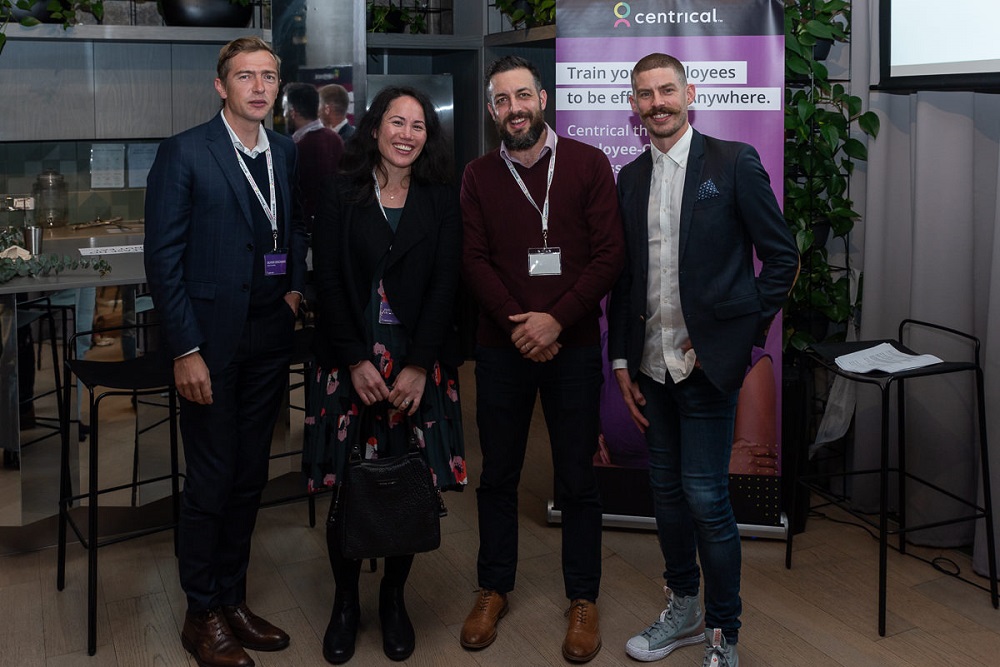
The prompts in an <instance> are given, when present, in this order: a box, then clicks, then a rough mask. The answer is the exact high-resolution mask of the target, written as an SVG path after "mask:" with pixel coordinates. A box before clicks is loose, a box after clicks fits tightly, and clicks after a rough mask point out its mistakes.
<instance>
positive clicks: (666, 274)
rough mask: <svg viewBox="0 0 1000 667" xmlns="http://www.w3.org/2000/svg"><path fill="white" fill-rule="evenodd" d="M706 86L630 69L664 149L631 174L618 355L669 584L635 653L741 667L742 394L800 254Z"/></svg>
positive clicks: (615, 309)
mask: <svg viewBox="0 0 1000 667" xmlns="http://www.w3.org/2000/svg"><path fill="white" fill-rule="evenodd" d="M694 95H695V90H694V86H693V85H691V84H688V83H687V80H686V77H685V72H684V66H683V65H682V64H681V63H680V61H678V60H677V59H676V58H673V57H671V56H668V55H665V54H660V53H654V54H650V55H648V56H646V57H644V58H643V59H641V60H640V61H639V62H638V63H636V65H635V67H634V68H633V70H632V95H631V97H630V98H629V100H630V103H631V105H632V110H633V111H634V112H635V113H636V114H638V115H639V118H640V120H641V121H642V124H643V126H645V128H646V130H647V131H648V133H649V137H650V143H651V144H652V145H651V146H650V150H649V151H646V152H644V153H643V154H642V155H641V156H640V157H638V158H636V159H635V160H634V161H633V162H631V163H630V164H628V165H627V166H625V168H623V169H622V171H621V174H620V175H619V178H618V199H619V203H620V205H621V211H622V220H623V222H624V225H625V243H626V254H627V261H626V266H625V271H624V272H623V273H622V276H621V278H620V279H619V281H618V283H617V284H616V285H615V288H614V290H613V292H612V296H611V303H610V308H609V313H608V326H609V342H608V345H609V349H608V354H609V357H610V358H611V360H612V366H613V368H614V369H615V371H614V372H615V377H616V379H617V380H618V385H619V388H620V389H621V392H622V395H623V396H624V398H625V403H626V405H627V406H628V409H629V413H630V414H631V416H632V419H633V420H634V421H635V423H636V425H637V426H638V427H639V429H640V430H642V431H644V432H645V434H646V441H647V444H648V446H649V455H650V467H649V472H650V486H651V488H652V489H653V500H654V511H655V514H656V526H657V531H658V533H659V541H660V549H661V550H662V552H663V560H664V564H665V571H664V577H665V579H666V583H667V587H668V588H669V596H668V603H667V608H666V609H665V610H664V611H663V612H662V613H661V614H660V616H659V618H658V619H657V620H656V621H654V622H653V624H652V625H650V626H649V627H648V628H647V629H645V630H644V631H643V632H641V633H640V634H638V635H636V636H635V637H632V638H631V639H630V640H629V641H628V643H627V645H626V652H627V653H628V654H629V655H630V656H632V657H633V658H636V659H638V660H643V661H651V660H658V659H660V658H663V657H665V656H666V655H667V654H669V653H670V652H671V651H672V650H674V649H675V648H678V647H680V646H685V645H689V644H700V643H704V644H705V661H704V665H706V666H707V665H711V666H712V667H736V666H737V665H738V661H739V659H738V657H737V652H736V643H737V640H738V634H739V627H740V620H739V619H740V613H741V602H740V595H739V590H740V536H739V532H738V530H737V526H736V520H735V518H734V516H733V510H732V506H731V505H730V502H729V474H728V473H729V456H730V452H731V450H732V442H733V426H734V421H735V416H736V398H737V395H738V393H739V389H740V385H741V384H742V382H743V375H744V373H745V371H746V368H747V366H748V365H749V363H750V352H751V348H752V347H753V345H763V344H764V339H765V337H766V334H767V329H768V327H769V326H770V323H771V320H772V319H773V318H774V315H775V314H776V313H777V312H778V310H779V309H780V308H781V306H782V304H783V303H784V301H785V298H786V297H787V295H788V292H789V290H790V289H791V287H792V285H793V284H794V282H795V277H796V275H797V272H798V265H799V264H798V261H799V260H798V252H797V250H796V246H795V242H794V240H793V239H792V236H791V234H790V232H789V231H788V228H787V226H786V225H785V221H784V218H783V217H782V214H781V211H780V210H779V208H778V203H777V201H776V200H775V197H774V193H773V192H772V190H771V186H770V181H769V179H768V175H767V172H766V171H764V167H763V165H762V164H761V162H760V158H759V156H758V155H757V152H756V151H755V150H754V149H753V147H752V146H749V145H747V144H743V143H737V142H730V141H721V140H719V139H715V138H712V137H708V136H705V135H703V134H701V133H699V132H697V131H696V130H694V129H693V128H692V127H691V125H690V123H689V122H688V114H687V109H688V105H689V104H691V102H692V101H693V100H694ZM755 250H756V252H757V256H758V257H759V259H760V260H761V262H762V264H763V267H762V269H761V271H760V274H759V275H757V276H755V275H754V264H753V254H754V251H755ZM699 560H700V562H701V567H702V569H703V570H704V572H705V613H704V615H703V614H702V608H701V604H700V602H699V599H698V593H699V589H700V572H699V568H698V561H699ZM706 624H707V629H706Z"/></svg>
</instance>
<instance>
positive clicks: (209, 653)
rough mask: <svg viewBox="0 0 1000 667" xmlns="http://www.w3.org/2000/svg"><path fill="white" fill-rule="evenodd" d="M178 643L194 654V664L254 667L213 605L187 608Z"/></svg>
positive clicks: (201, 665) (204, 666) (220, 666)
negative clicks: (192, 609) (211, 606)
mask: <svg viewBox="0 0 1000 667" xmlns="http://www.w3.org/2000/svg"><path fill="white" fill-rule="evenodd" d="M181 644H182V645H183V646H184V648H185V649H186V650H187V651H188V653H190V654H191V655H193V656H194V659H195V662H197V663H198V667H254V661H253V660H252V659H251V658H250V656H249V655H247V652H246V651H244V650H243V647H242V646H240V643H239V642H238V641H236V637H234V636H233V631H232V630H230V629H229V626H228V625H227V624H226V619H225V617H224V616H223V615H222V614H221V613H219V611H218V610H215V609H209V610H207V611H202V612H196V613H191V612H190V611H189V612H188V613H187V614H186V615H185V616H184V629H183V630H182V631H181Z"/></svg>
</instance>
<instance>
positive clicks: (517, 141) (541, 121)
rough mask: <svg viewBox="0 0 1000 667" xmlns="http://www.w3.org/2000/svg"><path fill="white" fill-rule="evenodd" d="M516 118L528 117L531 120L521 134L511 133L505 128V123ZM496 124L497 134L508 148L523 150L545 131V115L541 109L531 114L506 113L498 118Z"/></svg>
mask: <svg viewBox="0 0 1000 667" xmlns="http://www.w3.org/2000/svg"><path fill="white" fill-rule="evenodd" d="M517 118H528V119H530V121H531V122H530V123H529V124H528V128H527V129H526V130H525V131H524V132H522V133H521V134H511V133H510V132H509V131H508V130H507V123H508V121H511V120H515V119H517ZM496 126H497V134H499V135H500V139H501V141H503V143H504V145H505V146H506V147H507V149H508V150H512V151H524V150H527V149H529V148H531V147H532V146H534V145H535V144H536V143H537V142H538V140H539V139H540V138H541V137H542V132H544V131H545V116H544V115H543V114H542V112H541V111H539V112H538V113H531V114H528V113H517V114H508V115H506V116H504V117H503V118H502V119H498V120H497V121H496Z"/></svg>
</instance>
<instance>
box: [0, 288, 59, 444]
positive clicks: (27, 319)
mask: <svg viewBox="0 0 1000 667" xmlns="http://www.w3.org/2000/svg"><path fill="white" fill-rule="evenodd" d="M54 310H55V307H54V306H53V305H52V300H51V298H50V297H49V296H48V295H46V296H42V297H38V298H35V299H28V300H26V301H21V302H20V303H18V304H17V328H18V329H19V330H24V329H25V327H31V326H32V325H33V324H34V323H35V322H38V341H37V344H38V350H39V352H38V358H37V363H38V368H39V369H41V356H42V355H41V347H42V342H43V341H44V340H45V339H46V338H48V341H49V351H50V353H51V357H52V384H53V388H52V389H49V390H46V391H42V392H36V391H35V390H34V386H33V387H32V395H31V396H22V397H21V399H20V403H21V404H22V405H23V404H25V403H29V402H32V403H33V402H34V401H37V400H39V399H41V398H44V397H45V396H49V395H54V396H55V400H56V416H54V417H41V416H38V415H36V416H35V420H36V424H37V425H39V426H42V427H44V428H47V429H49V430H50V432H49V433H46V434H44V435H41V436H36V437H34V438H32V439H31V440H28V441H26V442H22V443H20V446H21V447H22V448H23V447H28V446H30V445H33V444H35V443H37V442H41V441H42V440H45V439H46V438H50V437H52V436H53V435H56V434H57V433H59V432H60V431H61V425H62V419H63V412H64V408H65V409H66V410H68V409H69V408H68V404H64V402H63V391H62V384H61V379H60V378H61V371H60V364H59V353H58V352H57V344H56V339H57V335H56V321H55V316H54V314H53V311H54ZM45 324H48V330H49V335H48V336H47V337H46V336H45V335H44V329H43V325H45ZM27 331H28V332H29V335H31V336H32V338H33V334H32V333H31V332H32V330H31V329H30V328H28V329H27ZM30 343H31V344H34V343H35V341H34V340H33V339H32V340H31V341H30ZM24 370H26V369H22V371H24ZM32 385H34V382H32ZM5 451H6V450H5Z"/></svg>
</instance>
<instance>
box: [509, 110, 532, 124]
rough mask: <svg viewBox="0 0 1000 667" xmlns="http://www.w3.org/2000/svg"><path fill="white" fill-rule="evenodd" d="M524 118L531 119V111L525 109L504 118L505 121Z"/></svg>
mask: <svg viewBox="0 0 1000 667" xmlns="http://www.w3.org/2000/svg"><path fill="white" fill-rule="evenodd" d="M522 118H523V119H524V120H531V118H532V115H531V114H530V113H527V112H525V111H518V112H516V113H512V114H508V115H507V117H506V118H504V119H503V120H504V122H505V123H510V122H513V121H515V120H521V119H522Z"/></svg>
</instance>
